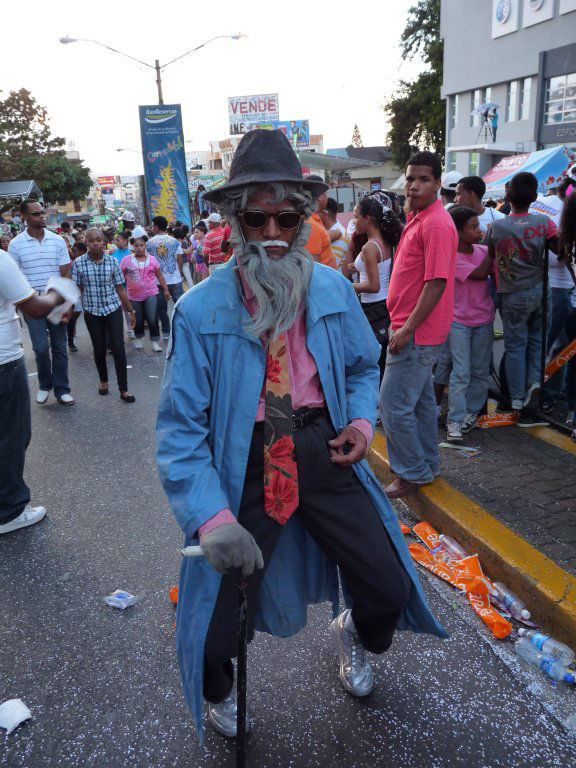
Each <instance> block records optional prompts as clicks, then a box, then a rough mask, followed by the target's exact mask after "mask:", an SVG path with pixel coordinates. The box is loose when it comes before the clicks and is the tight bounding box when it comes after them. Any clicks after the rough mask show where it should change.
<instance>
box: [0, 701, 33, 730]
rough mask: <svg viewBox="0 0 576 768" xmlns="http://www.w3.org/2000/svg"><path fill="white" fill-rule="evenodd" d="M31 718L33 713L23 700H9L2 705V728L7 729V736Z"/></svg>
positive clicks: (0, 725) (0, 720)
mask: <svg viewBox="0 0 576 768" xmlns="http://www.w3.org/2000/svg"><path fill="white" fill-rule="evenodd" d="M31 717H32V713H31V712H30V710H29V709H28V707H27V706H26V704H24V702H23V701H22V699H8V701H5V702H4V703H3V704H0V728H6V736H8V734H10V733H12V731H13V730H14V729H15V728H18V726H19V725H20V723H23V722H24V721H25V720H29V719H30V718H31Z"/></svg>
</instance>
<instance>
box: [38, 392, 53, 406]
mask: <svg viewBox="0 0 576 768" xmlns="http://www.w3.org/2000/svg"><path fill="white" fill-rule="evenodd" d="M49 394H50V392H48V390H46V389H39V390H38V392H36V402H37V403H38V405H43V404H44V403H45V402H46V400H48V395H49Z"/></svg>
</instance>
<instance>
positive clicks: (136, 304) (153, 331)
mask: <svg viewBox="0 0 576 768" xmlns="http://www.w3.org/2000/svg"><path fill="white" fill-rule="evenodd" d="M131 304H132V306H133V308H134V314H135V315H136V325H135V326H134V336H135V337H136V338H137V339H143V338H144V320H146V321H147V323H148V331H149V332H150V341H160V329H159V325H158V294H156V295H155V296H148V298H147V299H144V301H131Z"/></svg>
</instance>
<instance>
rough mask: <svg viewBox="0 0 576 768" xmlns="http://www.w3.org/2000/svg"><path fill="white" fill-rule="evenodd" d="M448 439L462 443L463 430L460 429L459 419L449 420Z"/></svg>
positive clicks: (451, 441) (450, 441)
mask: <svg viewBox="0 0 576 768" xmlns="http://www.w3.org/2000/svg"><path fill="white" fill-rule="evenodd" d="M446 440H447V441H448V442H449V443H461V442H462V430H461V429H460V423H459V422H458V421H449V422H448V430H447V434H446Z"/></svg>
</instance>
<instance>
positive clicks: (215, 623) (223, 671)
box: [204, 417, 410, 703]
mask: <svg viewBox="0 0 576 768" xmlns="http://www.w3.org/2000/svg"><path fill="white" fill-rule="evenodd" d="M335 434H336V433H335V431H334V429H333V427H332V425H331V424H330V422H329V421H328V420H327V419H326V418H324V417H320V418H318V419H317V420H316V421H314V422H313V423H312V424H310V425H309V426H307V427H305V428H304V429H301V430H299V431H297V432H296V433H295V444H296V458H297V462H298V486H299V494H300V506H299V507H298V509H297V511H296V512H295V514H297V515H298V516H299V517H300V520H301V521H302V523H303V525H304V527H305V528H306V530H307V531H308V533H309V534H310V535H311V536H312V537H313V538H314V540H315V541H316V543H317V544H318V545H319V546H320V547H321V549H322V550H323V552H324V554H325V555H326V556H327V557H328V558H329V559H330V560H332V561H333V562H334V563H336V564H337V565H338V566H339V567H340V572H341V574H342V576H343V578H344V581H345V583H346V587H347V589H348V591H349V592H350V595H351V597H352V599H353V602H354V608H353V609H352V618H353V619H354V624H355V625H356V629H357V631H358V634H359V636H360V640H361V642H362V644H363V645H364V647H365V648H366V649H367V650H368V651H372V652H373V653H383V652H384V651H385V650H387V649H388V647H389V646H390V644H391V642H392V637H393V635H394V631H395V628H396V624H397V622H398V619H399V617H400V614H401V612H402V609H403V608H404V605H405V604H406V601H407V600H408V597H409V594H410V578H409V576H408V574H407V573H406V571H405V570H404V568H403V567H402V565H401V564H400V562H399V560H398V558H397V556H396V552H395V550H394V548H393V546H392V544H391V542H390V539H389V537H388V533H387V532H386V529H385V527H384V525H383V524H382V521H381V519H380V516H379V515H378V512H377V510H376V509H375V507H374V505H373V504H372V502H371V501H370V498H369V497H368V495H367V493H366V491H365V490H364V488H363V487H362V485H361V484H360V482H359V480H358V478H357V477H356V475H355V473H354V470H353V469H352V468H351V467H348V468H346V469H342V468H340V467H338V466H336V465H334V464H333V463H332V462H331V461H330V452H329V447H328V440H331V439H332V438H333V437H334V436H335ZM263 437H264V431H263V426H262V425H261V424H257V425H256V427H255V429H254V434H253V436H252V444H251V446H250V456H249V459H248V468H247V471H246V480H245V483H244V490H243V494H242V501H241V505H240V513H239V518H238V519H239V522H240V524H241V525H243V526H244V527H245V528H246V529H247V530H248V531H250V533H251V534H252V536H254V538H255V540H256V542H257V544H258V546H259V547H260V549H261V550H262V555H263V557H264V563H265V567H266V564H267V563H268V562H269V560H270V558H271V556H272V553H273V551H274V547H275V545H276V542H277V541H278V537H279V536H280V534H281V532H282V526H280V525H278V523H276V522H275V521H274V520H272V518H270V517H268V516H267V515H266V514H265V512H264V486H263ZM263 574H264V571H256V572H255V574H254V575H253V576H251V577H250V580H249V582H248V617H247V618H248V638H249V640H251V639H252V638H253V636H254V628H253V627H254V616H255V613H256V611H257V608H258V595H259V588H260V583H261V581H262V577H263ZM238 578H239V576H238V571H237V570H234V571H233V572H231V573H229V574H226V575H224V576H223V577H222V583H221V586H220V591H219V593H218V598H217V601H216V606H215V608H214V613H213V614H212V619H211V621H210V626H209V628H208V635H207V638H206V645H205V653H204V697H205V698H206V699H207V700H208V701H211V702H213V703H218V702H220V701H222V699H224V698H225V697H226V696H227V695H228V693H229V692H230V689H231V687H232V683H233V666H232V661H231V659H232V657H234V656H236V645H237V637H238V632H237V628H238V622H237V605H238Z"/></svg>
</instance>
